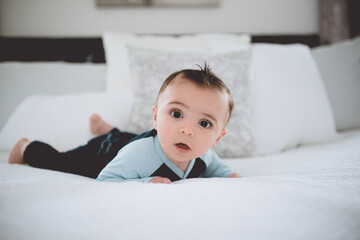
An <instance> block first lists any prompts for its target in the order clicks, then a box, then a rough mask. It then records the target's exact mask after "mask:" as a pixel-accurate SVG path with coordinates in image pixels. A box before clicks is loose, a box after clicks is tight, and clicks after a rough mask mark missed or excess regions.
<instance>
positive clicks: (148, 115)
mask: <svg viewBox="0 0 360 240" xmlns="http://www.w3.org/2000/svg"><path fill="white" fill-rule="evenodd" d="M129 57H130V63H131V71H132V73H133V79H134V94H135V96H134V97H135V99H134V107H133V111H132V114H131V121H130V126H129V130H130V131H132V132H137V133H140V132H142V131H147V130H149V129H151V128H153V124H152V106H153V105H154V104H155V102H156V96H157V93H158V91H159V89H160V86H161V84H162V82H163V81H164V80H165V79H166V78H167V77H168V76H169V75H170V74H171V73H173V72H175V71H178V70H181V69H185V68H191V69H194V68H198V67H197V66H196V64H200V65H203V63H204V60H206V61H207V63H209V65H210V67H211V68H212V70H213V71H214V73H215V74H216V75H218V76H219V77H220V78H221V79H222V80H223V81H224V82H225V84H226V85H227V86H228V87H229V89H231V91H232V94H233V95H234V101H235V107H234V114H233V117H232V119H231V120H230V122H229V124H228V125H227V129H228V134H227V135H226V136H225V137H224V138H223V139H222V140H221V141H220V142H219V143H218V144H217V145H216V146H215V150H216V152H217V153H218V154H219V155H220V156H222V157H239V156H243V155H250V154H252V152H253V150H254V145H253V141H252V140H253V139H252V135H251V129H250V109H249V103H248V99H249V88H248V86H249V83H248V64H249V61H250V49H247V50H243V51H235V52H228V53H221V54H214V55H207V54H194V53H175V52H165V51H159V50H154V49H146V48H138V47H129Z"/></svg>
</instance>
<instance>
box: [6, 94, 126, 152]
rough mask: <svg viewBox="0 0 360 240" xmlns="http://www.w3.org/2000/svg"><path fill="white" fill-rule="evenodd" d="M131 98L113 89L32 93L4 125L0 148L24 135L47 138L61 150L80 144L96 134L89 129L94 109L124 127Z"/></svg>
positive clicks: (32, 138) (10, 146)
mask: <svg viewBox="0 0 360 240" xmlns="http://www.w3.org/2000/svg"><path fill="white" fill-rule="evenodd" d="M132 102H133V97H132V95H128V94H110V93H86V94H73V95H61V96H59V95H57V96H55V95H49V96H44V95H43V96H41V95H38V96H32V97H29V98H27V99H25V100H24V101H23V102H22V103H21V104H20V105H19V106H18V107H17V109H16V110H15V112H14V113H13V114H12V115H11V117H10V118H9V120H8V121H7V123H6V124H5V126H4V128H3V129H2V131H1V133H0V150H1V151H10V150H11V149H12V147H13V146H14V144H15V143H16V142H17V141H18V140H19V139H20V138H22V137H26V138H28V139H29V140H40V141H44V142H47V143H49V144H51V145H52V146H54V147H55V148H57V149H58V150H61V151H65V150H69V149H72V148H75V147H78V146H79V145H82V144H85V143H86V142H87V141H88V140H89V139H90V138H92V137H94V136H92V135H91V133H90V130H89V117H90V116H91V114H92V113H98V114H100V115H101V116H102V117H103V118H104V119H105V120H106V121H107V122H109V123H110V124H112V125H114V126H116V127H118V128H120V129H125V128H126V127H127V124H128V120H129V116H130V112H131V107H132Z"/></svg>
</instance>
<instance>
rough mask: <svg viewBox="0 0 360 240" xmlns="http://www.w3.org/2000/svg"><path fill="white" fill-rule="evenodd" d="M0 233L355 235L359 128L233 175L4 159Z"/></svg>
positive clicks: (239, 164) (359, 211) (255, 161)
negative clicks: (101, 174) (78, 168)
mask: <svg viewBox="0 0 360 240" xmlns="http://www.w3.org/2000/svg"><path fill="white" fill-rule="evenodd" d="M7 156H8V153H2V154H1V155H0V239H6V240H11V239H89V240H91V239H182V240H183V239H207V240H208V239H276V240H279V239H307V240H309V239H314V240H315V239H316V240H318V239H327V240H329V239H339V240H340V239H341V240H343V239H354V240H355V239H357V240H358V239H360V228H359V226H360V130H357V131H351V132H348V133H343V134H341V135H340V136H339V139H338V140H336V141H334V142H330V143H326V144H318V145H310V146H302V147H301V148H298V149H294V150H289V151H286V152H283V153H281V154H276V155H270V156H266V157H257V158H246V159H237V160H236V159H226V160H224V161H225V162H226V163H227V164H229V165H230V166H231V167H232V168H233V169H234V170H236V171H238V172H239V173H240V174H242V175H243V176H244V178H241V179H220V178H213V179H190V180H183V181H179V182H175V183H172V184H170V185H160V184H142V183H105V182H96V181H95V180H92V179H88V178H85V177H81V176H76V175H72V174H66V173H61V172H55V171H50V170H42V169H36V168H32V167H29V166H23V165H9V164H7Z"/></svg>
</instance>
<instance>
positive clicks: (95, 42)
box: [0, 34, 320, 63]
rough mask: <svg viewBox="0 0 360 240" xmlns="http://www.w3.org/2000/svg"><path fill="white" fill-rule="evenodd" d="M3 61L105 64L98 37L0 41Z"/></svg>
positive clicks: (278, 39) (268, 39) (297, 38)
mask: <svg viewBox="0 0 360 240" xmlns="http://www.w3.org/2000/svg"><path fill="white" fill-rule="evenodd" d="M252 42H253V43H260V42H261V43H281V44H290V43H302V44H306V45H308V46H309V47H316V46H319V45H320V38H319V36H318V35H316V34H314V35H263V36H260V35H258V36H256V35H255V36H252ZM5 61H65V62H93V63H105V53H104V47H103V43H102V39H101V38H100V37H93V38H29V37H26V38H22V37H0V62H5Z"/></svg>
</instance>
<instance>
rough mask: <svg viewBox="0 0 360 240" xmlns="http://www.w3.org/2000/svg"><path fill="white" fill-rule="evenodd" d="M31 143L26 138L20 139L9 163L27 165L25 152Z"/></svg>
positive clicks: (12, 151) (11, 153)
mask: <svg viewBox="0 0 360 240" xmlns="http://www.w3.org/2000/svg"><path fill="white" fill-rule="evenodd" d="M29 143H30V141H29V140H28V139H26V138H22V139H20V140H19V141H18V142H17V143H16V144H15V146H14V147H13V149H12V150H11V152H10V156H9V159H8V161H9V163H11V164H13V163H17V164H25V162H24V151H25V149H26V147H27V146H28V145H29Z"/></svg>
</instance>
